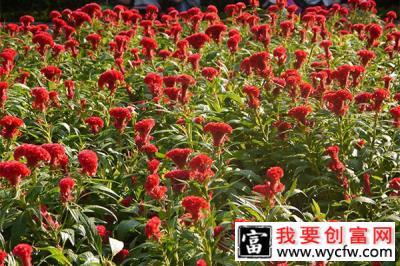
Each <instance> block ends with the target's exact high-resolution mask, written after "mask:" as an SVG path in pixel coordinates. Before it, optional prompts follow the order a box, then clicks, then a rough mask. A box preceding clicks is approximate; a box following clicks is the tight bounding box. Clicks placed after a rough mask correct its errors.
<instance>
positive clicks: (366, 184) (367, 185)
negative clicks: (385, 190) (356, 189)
mask: <svg viewBox="0 0 400 266" xmlns="http://www.w3.org/2000/svg"><path fill="white" fill-rule="evenodd" d="M370 178H371V176H370V175H369V174H368V173H364V174H363V192H364V193H365V194H366V195H367V196H371V181H370Z"/></svg>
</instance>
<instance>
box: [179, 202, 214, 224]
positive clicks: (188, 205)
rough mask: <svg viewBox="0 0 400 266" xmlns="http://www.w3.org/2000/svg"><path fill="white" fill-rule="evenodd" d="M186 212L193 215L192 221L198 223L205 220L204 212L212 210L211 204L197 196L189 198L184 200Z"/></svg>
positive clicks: (183, 204)
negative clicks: (202, 219)
mask: <svg viewBox="0 0 400 266" xmlns="http://www.w3.org/2000/svg"><path fill="white" fill-rule="evenodd" d="M182 206H183V207H184V208H185V212H186V213H189V214H190V215H191V219H192V220H193V221H194V222H196V221H198V220H199V219H201V218H203V215H204V214H203V212H204V211H207V210H209V209H210V204H209V203H208V202H207V201H206V200H205V199H203V198H201V197H197V196H187V197H185V198H183V200H182Z"/></svg>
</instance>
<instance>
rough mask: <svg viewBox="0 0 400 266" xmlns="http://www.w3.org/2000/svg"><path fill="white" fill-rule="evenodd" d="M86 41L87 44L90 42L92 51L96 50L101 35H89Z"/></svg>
mask: <svg viewBox="0 0 400 266" xmlns="http://www.w3.org/2000/svg"><path fill="white" fill-rule="evenodd" d="M86 40H87V41H88V42H90V45H91V46H92V50H97V47H98V45H99V43H100V41H101V35H99V34H96V33H91V34H88V35H87V36H86Z"/></svg>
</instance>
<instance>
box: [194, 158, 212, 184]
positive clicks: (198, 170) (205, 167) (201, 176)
mask: <svg viewBox="0 0 400 266" xmlns="http://www.w3.org/2000/svg"><path fill="white" fill-rule="evenodd" d="M212 163H213V160H212V159H211V158H210V157H208V156H207V155H205V154H198V155H196V156H195V157H193V158H192V159H191V160H190V162H189V166H190V169H191V170H192V172H191V177H192V178H194V179H196V180H197V181H199V182H200V183H203V182H204V181H206V180H207V179H208V178H209V177H212V176H213V175H214V172H213V171H212V170H211V166H212Z"/></svg>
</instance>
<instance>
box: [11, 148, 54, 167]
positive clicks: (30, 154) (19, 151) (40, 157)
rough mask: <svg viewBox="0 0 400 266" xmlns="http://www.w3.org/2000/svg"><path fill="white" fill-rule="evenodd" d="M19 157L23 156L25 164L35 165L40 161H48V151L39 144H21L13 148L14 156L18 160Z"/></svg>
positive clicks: (49, 156)
mask: <svg viewBox="0 0 400 266" xmlns="http://www.w3.org/2000/svg"><path fill="white" fill-rule="evenodd" d="M21 157H25V158H26V161H27V165H28V166H30V167H36V166H37V165H38V163H39V162H40V161H43V162H46V163H47V162H50V160H51V155H50V153H49V152H48V151H47V150H45V149H44V148H42V147H41V146H39V145H34V144H22V145H21V146H18V147H17V148H16V149H15V150H14V158H15V160H17V161H19V160H20V159H21Z"/></svg>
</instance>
